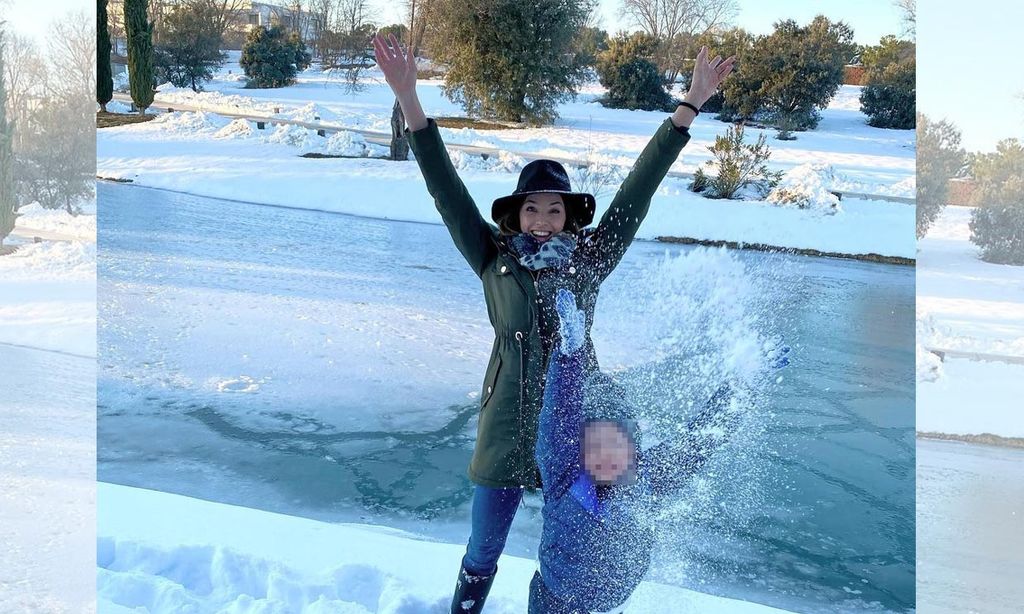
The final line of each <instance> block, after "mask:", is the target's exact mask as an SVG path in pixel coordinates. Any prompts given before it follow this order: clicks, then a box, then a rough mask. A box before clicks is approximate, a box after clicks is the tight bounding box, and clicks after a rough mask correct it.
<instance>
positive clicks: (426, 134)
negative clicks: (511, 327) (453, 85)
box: [405, 119, 498, 277]
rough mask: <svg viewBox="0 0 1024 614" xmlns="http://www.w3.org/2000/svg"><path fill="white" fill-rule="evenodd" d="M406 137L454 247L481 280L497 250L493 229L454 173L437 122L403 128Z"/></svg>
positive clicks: (431, 120) (429, 121)
mask: <svg viewBox="0 0 1024 614" xmlns="http://www.w3.org/2000/svg"><path fill="white" fill-rule="evenodd" d="M405 134H406V136H407V137H408V139H409V146H410V147H411V148H412V151H413V153H414V154H415V156H416V163H417V164H419V167H420V172H421V173H422V174H423V179H424V180H426V182H427V191H428V192H430V196H431V197H432V198H433V199H434V205H435V206H436V207H437V210H438V212H439V213H440V214H441V219H442V220H444V224H445V226H447V227H448V232H449V233H451V235H452V240H453V241H454V242H455V247H457V248H458V249H459V251H460V252H461V253H462V256H463V257H464V258H465V259H466V261H467V262H469V266H470V267H472V269H473V271H474V272H475V273H476V274H477V276H478V277H482V276H483V271H484V268H485V267H486V265H487V263H488V262H490V261H491V260H493V258H494V256H495V254H496V253H497V250H498V247H497V245H496V243H495V241H494V236H495V232H496V230H495V229H494V227H492V226H491V225H489V224H488V223H487V222H486V221H485V220H484V218H483V216H481V215H480V211H479V210H478V209H477V207H476V203H474V202H473V198H472V197H471V196H470V195H469V191H468V190H466V186H465V184H463V183H462V180H461V179H459V176H458V174H457V173H456V172H455V167H454V166H453V165H452V161H451V158H449V157H448V151H447V150H446V149H445V147H444V142H443V141H442V140H441V134H440V132H438V130H437V123H436V122H434V120H433V119H428V120H427V127H426V128H422V129H420V130H416V131H415V132H410V131H409V130H408V129H406V132H405Z"/></svg>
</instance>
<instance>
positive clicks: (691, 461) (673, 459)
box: [641, 384, 738, 499]
mask: <svg viewBox="0 0 1024 614" xmlns="http://www.w3.org/2000/svg"><path fill="white" fill-rule="evenodd" d="M732 395H733V393H732V388H731V387H730V386H729V385H728V384H723V385H722V386H721V387H719V388H718V390H716V391H715V393H714V394H713V395H712V396H711V399H710V400H708V402H707V404H706V405H705V406H704V408H703V409H702V410H701V411H700V413H698V414H697V415H696V416H694V417H693V418H692V419H690V421H689V422H688V423H687V424H686V430H685V432H684V435H683V436H682V437H681V438H679V439H677V440H672V441H664V442H662V443H660V444H658V445H656V446H654V447H653V448H650V449H648V450H645V451H644V452H643V453H642V459H641V467H642V468H641V471H642V472H643V476H644V478H645V479H646V480H647V482H648V484H650V487H651V492H652V493H653V494H655V495H657V496H658V498H659V499H663V498H664V497H665V496H668V495H671V494H673V493H675V492H678V491H679V490H681V489H682V488H683V486H685V485H686V482H687V481H688V480H689V479H690V478H692V477H693V476H694V475H695V474H697V473H699V472H700V471H701V470H702V469H703V468H704V466H705V465H706V464H707V462H708V460H709V459H710V458H711V455H712V454H713V453H714V452H715V450H717V449H718V448H720V447H721V446H722V445H723V444H724V443H725V442H726V441H727V440H728V439H729V437H730V436H731V435H732V433H733V432H734V431H735V429H736V423H737V421H738V416H737V415H736V414H735V412H732V411H729V405H730V403H731V401H732Z"/></svg>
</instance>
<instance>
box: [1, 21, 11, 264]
mask: <svg viewBox="0 0 1024 614" xmlns="http://www.w3.org/2000/svg"><path fill="white" fill-rule="evenodd" d="M4 53H6V49H5V43H4V30H3V27H2V22H0V247H3V244H4V238H5V237H7V235H9V234H11V231H12V230H14V154H13V153H12V147H11V143H12V142H13V140H14V125H13V124H12V123H11V122H10V121H9V120H8V119H7V87H6V86H5V85H4V75H5V74H6V71H5V67H4Z"/></svg>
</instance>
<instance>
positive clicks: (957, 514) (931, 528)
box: [917, 439, 1024, 614]
mask: <svg viewBox="0 0 1024 614" xmlns="http://www.w3.org/2000/svg"><path fill="white" fill-rule="evenodd" d="M1022 477H1024V450H1017V449H1010V448H998V447H992V446H978V445H971V444H963V443H957V442H948V441H934V440H928V439H922V440H919V441H918V442H917V539H918V543H919V544H920V548H921V549H920V551H919V554H918V558H917V586H918V595H919V602H918V605H919V606H920V611H922V612H935V613H936V614H947V613H948V614H952V613H954V612H985V613H986V614H989V613H991V614H1004V613H1005V614H1010V613H1011V612H1019V611H1020V607H1021V604H1022V603H1024V585H1022V584H1021V581H1020V579H1021V578H1022V577H1024V480H1022Z"/></svg>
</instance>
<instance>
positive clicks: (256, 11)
mask: <svg viewBox="0 0 1024 614" xmlns="http://www.w3.org/2000/svg"><path fill="white" fill-rule="evenodd" d="M246 4H247V5H248V6H246V7H244V8H241V9H239V10H238V14H237V17H236V24H238V25H244V28H245V30H248V29H249V28H252V27H254V26H264V27H267V28H270V27H273V26H281V27H282V28H284V29H285V30H288V31H291V32H298V33H299V36H300V37H302V40H310V39H312V38H313V37H314V35H315V33H316V31H315V29H314V27H313V16H312V14H310V13H309V12H308V11H304V10H302V4H301V3H294V2H247V3H246ZM243 20H244V21H243ZM239 22H241V23H239Z"/></svg>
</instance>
